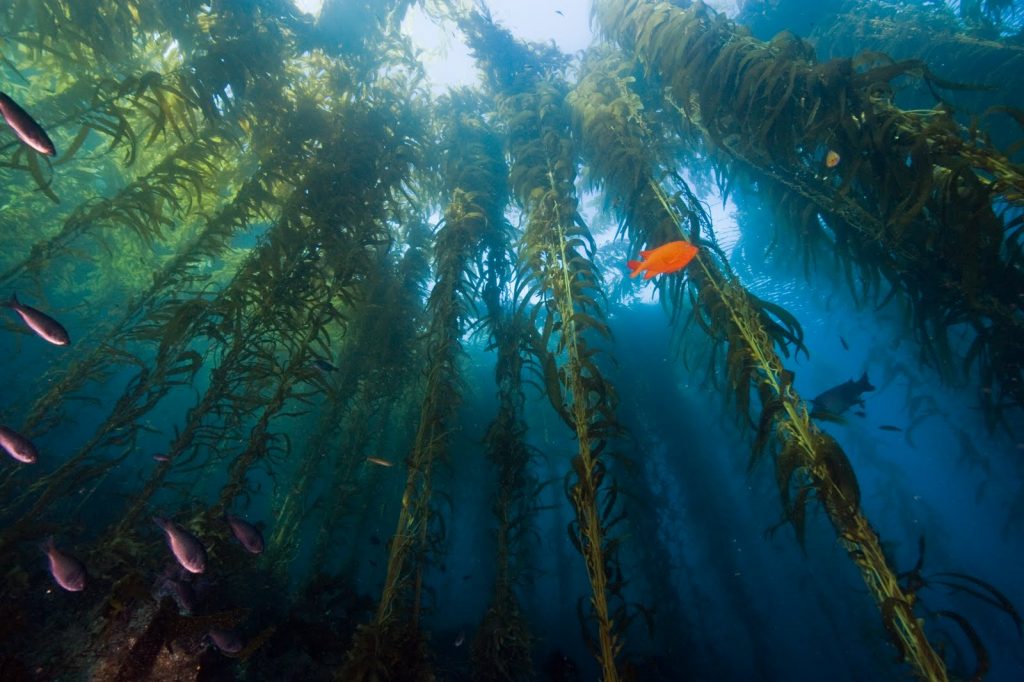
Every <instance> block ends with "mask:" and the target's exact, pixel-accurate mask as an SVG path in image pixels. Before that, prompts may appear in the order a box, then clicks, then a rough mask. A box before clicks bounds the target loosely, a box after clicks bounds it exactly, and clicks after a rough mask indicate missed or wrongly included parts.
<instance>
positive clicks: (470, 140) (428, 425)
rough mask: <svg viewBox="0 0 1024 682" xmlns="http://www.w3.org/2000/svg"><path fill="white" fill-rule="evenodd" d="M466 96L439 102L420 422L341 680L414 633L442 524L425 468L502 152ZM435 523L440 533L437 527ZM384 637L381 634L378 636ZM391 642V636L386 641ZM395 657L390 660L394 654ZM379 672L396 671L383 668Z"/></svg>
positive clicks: (436, 443) (453, 396)
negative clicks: (438, 211)
mask: <svg viewBox="0 0 1024 682" xmlns="http://www.w3.org/2000/svg"><path fill="white" fill-rule="evenodd" d="M468 104H470V102H469V101H467V100H466V99H465V98H460V97H455V98H453V100H452V101H451V102H449V104H448V106H449V107H450V109H451V112H452V116H451V117H450V119H449V123H448V125H447V126H446V128H445V130H443V132H442V140H443V141H442V144H441V149H442V154H443V158H442V163H441V168H442V173H443V178H444V182H445V185H446V189H447V191H448V196H449V201H448V205H447V207H446V209H445V212H444V217H443V220H442V222H441V225H440V226H439V228H438V230H437V233H436V235H435V239H434V274H435V278H436V283H435V284H434V288H433V290H432V291H431V293H430V296H429V298H428V300H427V314H428V326H427V333H426V340H425V344H426V363H427V366H426V368H425V374H426V387H425V395H424V398H423V402H422V404H421V407H420V414H419V426H418V429H417V433H416V437H415V440H414V442H413V445H412V451H411V452H410V454H409V457H408V459H407V462H406V464H407V466H408V472H407V478H406V485H405V490H404V493H403V495H402V507H401V511H400V513H399V518H398V526H397V529H396V531H395V534H394V535H393V536H392V539H391V542H390V548H391V552H390V555H389V557H388V566H387V571H386V577H385V580H384V587H383V590H382V593H381V599H380V603H379V604H378V607H377V614H376V618H375V620H374V622H373V623H372V624H369V625H365V626H363V627H362V628H360V629H359V630H358V631H357V634H356V639H355V641H354V643H353V646H352V649H351V650H350V652H349V657H348V661H347V663H346V666H345V670H344V672H343V675H344V676H345V677H346V679H371V678H370V677H366V675H369V674H370V672H369V671H370V669H371V667H372V666H371V664H370V662H369V661H368V660H366V659H365V657H366V656H368V655H371V654H372V653H373V651H375V649H376V647H375V646H374V644H373V643H374V642H379V641H380V640H381V638H384V637H388V636H391V635H394V634H396V633H407V630H406V629H401V628H399V627H398V624H399V623H402V624H404V626H403V627H404V628H408V629H409V630H412V631H415V630H416V628H418V623H419V611H420V601H421V594H420V593H421V590H422V577H421V572H422V570H423V562H424V560H425V559H426V556H427V554H428V553H429V552H430V551H433V548H434V547H436V546H438V545H439V544H440V541H441V538H440V537H438V533H441V532H443V524H439V523H438V522H437V520H439V517H437V516H436V513H435V512H434V511H433V510H432V507H431V498H432V495H433V488H432V480H433V470H434V466H435V464H436V463H437V462H438V460H439V459H440V458H441V457H443V456H444V453H445V449H446V447H447V442H448V434H449V432H450V430H451V422H452V420H453V418H454V414H455V408H456V406H457V405H458V403H459V401H460V397H461V394H462V390H463V388H462V385H461V379H460V378H459V371H458V361H459V359H460V356H461V352H462V343H461V337H462V335H463V333H464V330H465V328H466V325H467V321H468V313H469V311H470V309H471V307H472V304H471V300H470V297H471V295H472V293H473V291H474V289H475V286H474V284H473V283H472V278H473V275H474V268H473V267H472V266H473V264H474V263H476V262H477V258H476V257H475V256H476V252H477V251H478V250H479V249H481V248H482V245H483V244H484V243H485V242H487V241H493V240H494V237H492V236H490V234H489V233H491V232H493V231H499V232H501V231H503V230H505V229H506V227H507V226H506V223H505V219H504V216H503V211H504V206H505V203H506V200H507V199H506V197H507V194H506V190H505V187H506V180H505V176H504V168H505V166H504V161H503V159H502V158H501V149H500V147H499V146H498V145H497V144H496V143H495V136H494V133H493V132H492V131H490V130H489V129H488V127H487V126H486V125H485V124H484V123H483V121H482V120H481V119H480V117H479V114H478V112H476V111H473V110H471V109H468V108H467V105H468ZM439 529H440V530H439ZM384 641H388V640H384ZM391 643H392V644H393V645H394V646H396V647H397V646H399V645H400V644H401V643H400V642H391ZM396 662H397V661H396ZM403 665H404V668H403V670H402V674H403V675H410V674H414V673H411V672H410V666H411V669H412V670H414V671H418V672H416V673H415V675H428V674H429V673H428V672H427V670H428V661H427V659H426V658H425V657H421V658H417V659H416V660H414V661H413V660H406V661H405V662H404V663H403ZM385 670H386V673H385V674H386V675H390V676H395V675H397V674H399V672H398V670H397V669H392V668H385Z"/></svg>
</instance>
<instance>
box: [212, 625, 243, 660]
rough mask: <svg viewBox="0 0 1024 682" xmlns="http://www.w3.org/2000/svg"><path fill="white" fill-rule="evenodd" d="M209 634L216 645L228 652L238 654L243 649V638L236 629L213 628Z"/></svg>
mask: <svg viewBox="0 0 1024 682" xmlns="http://www.w3.org/2000/svg"><path fill="white" fill-rule="evenodd" d="M207 634H209V635H210V639H211V640H213V643H214V645H215V646H216V647H217V648H218V649H220V650H221V651H223V652H224V653H226V654H237V653H238V652H239V651H241V650H242V638H241V637H239V636H238V633H237V632H235V631H234V630H221V629H220V628H212V629H211V630H210V631H209V632H208V633H207Z"/></svg>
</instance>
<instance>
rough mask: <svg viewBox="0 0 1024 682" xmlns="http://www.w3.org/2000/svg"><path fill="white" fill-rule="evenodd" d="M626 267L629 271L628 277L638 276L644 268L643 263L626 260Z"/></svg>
mask: <svg viewBox="0 0 1024 682" xmlns="http://www.w3.org/2000/svg"><path fill="white" fill-rule="evenodd" d="M626 265H627V266H629V269H630V271H631V272H630V273H629V276H630V277H636V276H637V275H639V274H640V271H641V270H643V267H644V263H643V261H639V260H628V261H626Z"/></svg>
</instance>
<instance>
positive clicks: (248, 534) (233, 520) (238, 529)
mask: <svg viewBox="0 0 1024 682" xmlns="http://www.w3.org/2000/svg"><path fill="white" fill-rule="evenodd" d="M224 520H225V521H227V522H228V525H230V526H231V532H232V533H234V534H235V539H236V540H238V541H239V542H240V543H242V547H245V551H247V552H249V553H250V554H260V553H261V552H263V547H264V544H263V534H262V533H260V530H259V528H257V527H256V526H254V525H252V524H251V523H249V522H248V521H246V520H245V519H241V518H239V517H237V516H232V515H231V514H225V515H224Z"/></svg>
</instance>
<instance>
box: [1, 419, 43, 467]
mask: <svg viewBox="0 0 1024 682" xmlns="http://www.w3.org/2000/svg"><path fill="white" fill-rule="evenodd" d="M0 447H3V449H4V450H6V451H7V454H8V455H10V456H11V457H13V458H14V459H16V460H18V461H19V462H24V463H25V464H35V463H36V460H38V459H39V452H38V451H37V450H36V446H35V445H32V441H30V440H29V439H28V438H25V436H23V435H21V434H20V433H18V432H17V431H15V430H14V429H9V428H7V427H6V426H0Z"/></svg>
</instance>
